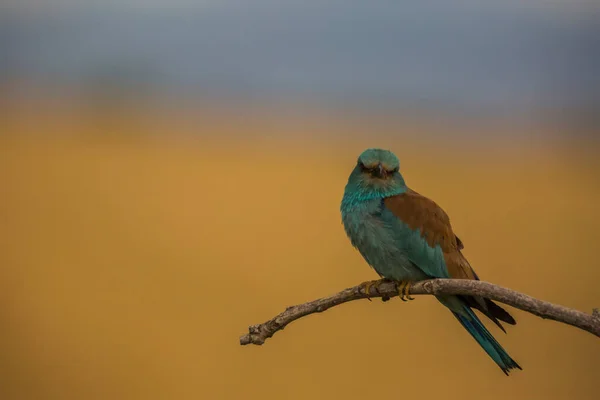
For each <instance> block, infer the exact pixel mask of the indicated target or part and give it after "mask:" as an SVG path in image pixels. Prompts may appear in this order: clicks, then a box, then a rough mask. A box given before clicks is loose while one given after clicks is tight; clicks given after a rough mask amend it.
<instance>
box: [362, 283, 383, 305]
mask: <svg viewBox="0 0 600 400" xmlns="http://www.w3.org/2000/svg"><path fill="white" fill-rule="evenodd" d="M383 282H385V279H379V280H376V281H367V282H364V283H363V285H364V287H365V289H364V290H365V294H366V295H367V300H369V301H372V300H371V295H370V294H371V288H372V287H374V288H375V290H376V291H377V292H378V293H379V285H381V284H382V283H383Z"/></svg>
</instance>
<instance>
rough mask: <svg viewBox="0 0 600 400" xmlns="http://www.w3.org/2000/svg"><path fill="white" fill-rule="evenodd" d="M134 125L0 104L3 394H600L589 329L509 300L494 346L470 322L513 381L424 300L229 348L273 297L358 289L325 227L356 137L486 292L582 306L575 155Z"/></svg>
mask: <svg viewBox="0 0 600 400" xmlns="http://www.w3.org/2000/svg"><path fill="white" fill-rule="evenodd" d="M150 115H152V113H150V112H141V113H136V112H134V111H127V112H125V113H122V114H120V115H116V116H115V115H112V116H102V115H96V114H94V115H92V114H89V115H88V114H85V113H79V114H73V113H68V112H66V111H64V110H62V111H61V110H52V111H49V112H43V111H40V110H35V109H19V110H16V109H10V110H7V109H5V111H4V113H3V115H2V131H3V135H2V136H1V137H0V181H1V183H2V184H1V186H0V198H1V201H0V220H1V223H0V246H1V247H0V326H1V328H0V346H1V347H0V352H1V353H0V354H2V356H0V390H1V392H2V393H3V394H2V396H1V397H2V399H42V398H43V399H86V400H91V399H242V398H248V399H254V398H257V399H259V398H260V399H365V398H370V397H372V396H377V397H389V398H402V397H406V398H430V397H431V398H433V397H439V396H443V397H444V398H446V399H482V398H485V399H507V398H509V399H578V400H584V399H593V398H597V390H598V379H600V346H599V342H598V338H596V337H594V336H592V335H591V334H589V333H586V332H583V331H580V330H577V329H575V328H572V327H569V326H566V325H562V324H559V323H556V322H552V321H544V320H542V319H539V318H537V317H534V316H532V315H529V314H526V313H524V312H521V311H518V310H514V309H511V313H512V314H513V315H514V316H515V317H516V319H517V321H518V325H517V326H516V327H509V328H508V335H504V334H502V333H501V332H500V331H499V330H498V329H497V328H496V327H494V326H490V324H488V326H489V327H490V330H491V331H492V333H493V334H494V335H495V336H496V337H497V338H498V339H499V341H500V342H501V343H502V344H503V346H505V348H506V349H507V350H508V351H509V353H510V354H511V355H512V356H513V357H514V358H515V359H516V360H517V361H518V362H519V363H520V364H521V365H522V366H523V368H524V371H516V372H515V373H513V374H512V375H511V376H510V377H509V378H507V377H505V376H504V375H503V374H502V372H501V371H500V370H499V369H498V368H497V366H496V365H494V363H493V362H492V361H491V360H490V359H489V358H488V357H487V356H486V355H485V353H484V352H483V351H482V350H481V349H480V348H479V347H478V346H477V345H476V343H475V342H474V341H473V340H472V338H471V337H470V336H469V335H468V334H467V333H466V332H464V331H463V329H462V328H461V327H460V325H459V324H458V323H457V322H456V321H455V320H454V318H453V317H452V315H451V314H450V313H449V312H448V311H447V310H445V309H444V308H443V307H442V306H441V305H440V304H438V303H437V302H436V301H435V299H433V298H430V297H425V296H419V297H418V298H417V300H416V301H414V302H411V303H402V302H400V301H399V300H397V299H394V300H392V301H390V302H387V303H382V302H380V301H374V302H372V303H370V302H368V301H366V300H365V301H356V302H352V303H349V304H345V305H342V306H339V307H336V308H334V309H332V310H330V311H327V312H326V313H323V314H320V315H312V316H309V317H307V318H304V319H302V320H300V321H298V322H295V323H293V324H292V325H290V326H289V327H288V328H286V330H285V331H283V332H279V333H277V334H276V335H275V336H274V337H273V338H272V339H270V340H268V341H267V343H266V344H265V345H264V346H262V347H257V346H246V347H242V346H240V345H239V342H238V340H239V336H240V335H242V334H243V333H245V332H246V331H247V327H248V325H250V324H254V323H259V322H263V321H264V320H266V319H268V318H271V317H272V316H273V315H275V314H276V313H278V312H280V311H282V310H283V309H284V308H285V307H286V306H288V305H292V304H296V303H300V302H304V301H308V300H313V299H315V298H317V297H321V296H325V295H329V294H332V293H334V292H337V291H338V290H341V289H343V288H346V287H349V286H352V285H355V284H358V283H359V282H362V281H365V280H369V279H374V278H375V277H376V275H375V273H374V272H373V271H372V270H370V269H369V268H368V267H367V265H366V264H365V262H364V261H363V260H362V258H361V257H360V255H359V254H358V252H357V251H356V250H354V249H353V248H352V247H351V245H350V244H349V242H348V240H347V238H346V237H345V233H344V231H343V228H342V225H341V221H340V216H339V202H340V200H341V196H342V193H343V188H344V185H345V183H346V179H347V176H348V174H349V172H350V170H351V169H352V167H353V165H354V162H355V160H356V157H357V155H358V154H359V153H360V152H361V151H362V150H363V149H364V148H366V147H374V146H376V147H385V148H389V149H391V150H393V151H394V152H395V153H396V154H397V155H398V156H399V157H400V159H401V169H402V171H403V173H404V176H405V178H406V180H407V182H408V184H409V185H410V186H411V187H412V188H414V189H415V190H417V191H419V192H420V193H423V194H425V195H427V196H429V197H431V198H433V199H435V200H436V201H437V202H438V203H439V204H440V205H441V206H442V207H443V208H444V209H445V210H446V211H447V212H448V214H449V215H450V217H451V219H452V222H453V226H454V228H455V231H456V232H457V234H458V235H459V236H460V238H461V239H462V240H463V242H464V243H465V246H466V248H465V255H466V256H467V257H468V258H469V260H470V262H471V264H472V265H473V266H474V268H475V269H476V271H477V272H478V274H479V275H480V277H481V278H482V279H484V280H488V281H491V282H494V283H498V284H500V285H503V286H508V287H511V288H513V289H515V290H519V291H523V292H525V293H527V294H530V295H533V296H536V297H539V298H541V299H544V300H548V301H552V302H556V303H559V304H563V305H566V306H569V307H574V308H577V309H580V310H583V311H586V312H591V309H592V307H600V295H599V293H600V292H599V291H598V282H599V281H600V268H598V265H599V264H600V261H599V260H598V242H597V241H598V227H599V226H600V209H599V208H598V204H599V203H600V183H599V181H598V177H597V171H598V167H600V159H598V157H597V154H598V153H597V152H598V147H597V146H595V145H593V144H592V143H591V142H588V141H586V139H581V138H580V140H579V141H575V140H567V138H565V137H560V136H554V137H553V138H548V139H546V138H545V136H544V134H545V133H546V132H544V131H543V130H540V131H539V132H533V133H532V132H531V131H527V132H525V133H527V134H528V136H525V135H523V137H527V139H525V138H523V139H518V138H517V139H515V137H517V136H516V135H515V134H514V132H510V133H511V134H512V135H513V139H506V140H501V139H499V137H500V136H501V135H500V134H501V133H502V132H503V129H508V128H506V127H505V128H502V127H495V128H494V129H496V131H497V133H498V134H496V135H491V136H489V137H488V138H486V139H482V138H479V137H477V134H476V133H477V132H476V131H477V129H473V132H467V133H466V134H465V135H463V136H461V135H460V134H462V133H463V132H453V131H449V129H454V128H449V127H447V126H443V124H440V125H435V124H432V125H418V124H413V125H411V124H410V123H408V122H407V123H401V122H398V121H391V122H386V123H380V119H379V118H378V117H371V118H369V117H368V116H361V117H356V118H355V119H353V120H344V119H343V118H342V117H340V116H334V117H328V118H322V117H314V118H295V119H294V118H293V117H287V118H284V117H281V116H277V115H269V114H268V113H265V114H261V113H259V112H256V113H249V114H239V113H237V112H235V110H230V111H222V112H206V113H200V112H195V113H194V114H193V116H192V115H188V116H187V117H185V118H182V116H181V115H178V114H174V113H173V114H171V115H168V116H166V117H164V118H162V117H161V118H156V117H150ZM374 121H379V122H377V123H376V122H374ZM478 129H479V128H478ZM490 129H492V128H490ZM166 133H168V134H166ZM507 133H508V131H507ZM491 137H494V138H495V139H492V138H491ZM284 138H287V139H284ZM594 390H595V391H596V395H595V396H594V395H593V391H594Z"/></svg>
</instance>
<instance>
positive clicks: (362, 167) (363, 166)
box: [358, 161, 367, 171]
mask: <svg viewBox="0 0 600 400" xmlns="http://www.w3.org/2000/svg"><path fill="white" fill-rule="evenodd" d="M358 166H359V167H360V169H361V170H363V171H365V170H367V167H365V164H363V163H362V161H359V162H358Z"/></svg>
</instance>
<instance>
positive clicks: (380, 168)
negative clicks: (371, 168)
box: [377, 164, 385, 178]
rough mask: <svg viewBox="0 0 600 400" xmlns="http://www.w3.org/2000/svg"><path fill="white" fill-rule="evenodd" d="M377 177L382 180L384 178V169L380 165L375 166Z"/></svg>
mask: <svg viewBox="0 0 600 400" xmlns="http://www.w3.org/2000/svg"><path fill="white" fill-rule="evenodd" d="M377 176H378V177H380V178H383V177H384V176H385V168H383V165H381V164H378V165H377Z"/></svg>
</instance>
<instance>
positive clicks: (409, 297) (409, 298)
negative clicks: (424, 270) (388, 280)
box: [404, 281, 415, 300]
mask: <svg viewBox="0 0 600 400" xmlns="http://www.w3.org/2000/svg"><path fill="white" fill-rule="evenodd" d="M412 284H413V283H412V282H410V281H407V282H406V285H404V295H405V296H406V298H407V299H408V300H414V299H415V298H414V297H412V296H411V295H410V294H409V293H408V292H409V290H410V287H411V286H412Z"/></svg>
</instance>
